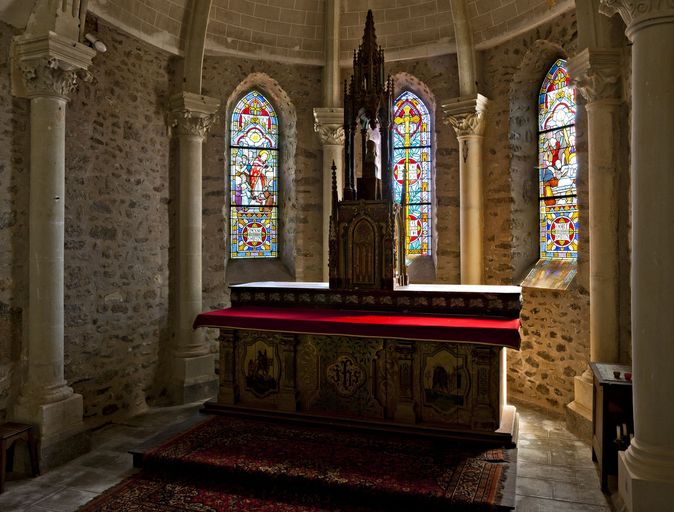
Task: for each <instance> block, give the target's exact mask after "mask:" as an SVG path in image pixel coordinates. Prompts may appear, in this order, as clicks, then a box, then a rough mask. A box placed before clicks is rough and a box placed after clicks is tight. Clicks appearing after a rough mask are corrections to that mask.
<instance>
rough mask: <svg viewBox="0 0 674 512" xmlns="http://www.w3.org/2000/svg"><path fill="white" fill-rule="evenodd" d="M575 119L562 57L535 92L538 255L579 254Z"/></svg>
mask: <svg viewBox="0 0 674 512" xmlns="http://www.w3.org/2000/svg"><path fill="white" fill-rule="evenodd" d="M575 122H576V89H575V87H573V85H572V84H571V82H570V80H569V75H568V73H567V70H566V61H565V60H563V59H559V60H557V62H555V63H554V64H553V65H552V67H551V68H550V70H549V71H548V73H547V75H546V76H545V80H543V84H542V85H541V90H540V93H539V96H538V182H539V198H540V202H539V207H540V247H541V251H540V258H541V259H556V260H570V259H575V258H576V257H577V255H578V204H577V199H576V172H577V169H578V166H577V163H576V127H575Z"/></svg>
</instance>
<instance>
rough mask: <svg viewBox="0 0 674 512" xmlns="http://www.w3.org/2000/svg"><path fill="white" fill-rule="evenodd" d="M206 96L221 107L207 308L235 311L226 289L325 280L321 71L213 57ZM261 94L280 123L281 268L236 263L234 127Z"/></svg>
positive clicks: (211, 182)
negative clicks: (242, 109)
mask: <svg viewBox="0 0 674 512" xmlns="http://www.w3.org/2000/svg"><path fill="white" fill-rule="evenodd" d="M203 76H204V82H203V93H204V94H205V95H207V96H210V97H214V98H218V99H219V100H220V101H221V109H220V113H221V116H220V119H219V122H218V123H217V125H216V126H215V127H214V128H212V129H211V131H210V132H209V135H208V138H207V141H206V143H205V149H204V307H205V308H213V307H222V305H224V304H227V303H228V300H229V298H228V290H227V286H226V283H227V284H229V283H237V282H239V283H240V282H246V281H259V280H295V279H297V280H300V281H312V280H313V281H320V280H321V279H322V269H321V265H322V233H321V226H322V220H321V219H322V211H323V209H322V208H323V206H322V174H323V170H322V169H321V165H322V157H321V147H320V141H319V139H318V136H317V135H316V134H315V133H314V129H313V125H314V120H313V108H314V107H318V106H320V105H321V94H322V90H321V76H322V69H321V68H320V67H316V66H300V65H290V64H278V63H274V62H262V61H249V60H245V59H236V58H232V57H207V58H206V59H205V61H204V72H203ZM251 88H258V89H259V90H260V91H261V92H262V93H263V94H265V95H266V96H267V98H268V99H269V100H270V101H271V102H272V104H273V106H274V108H275V109H276V111H277V114H278V116H279V130H280V143H279V177H280V182H279V191H280V205H279V214H280V219H281V226H280V239H279V253H280V257H279V259H278V260H267V261H265V260H255V261H252V260H230V259H229V257H228V254H229V232H230V229H229V225H228V219H229V211H228V208H229V201H228V196H227V193H228V192H229V180H228V176H229V155H228V152H229V151H228V142H227V141H228V136H229V129H228V122H229V119H230V116H231V112H232V109H233V107H234V105H235V104H236V102H237V101H238V100H239V99H240V97H241V96H242V95H243V94H244V93H245V92H246V91H248V90H250V89H251Z"/></svg>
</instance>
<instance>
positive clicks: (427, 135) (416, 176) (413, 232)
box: [393, 91, 431, 260]
mask: <svg viewBox="0 0 674 512" xmlns="http://www.w3.org/2000/svg"><path fill="white" fill-rule="evenodd" d="M393 121H394V122H393V162H394V167H393V193H394V197H395V200H396V202H398V203H401V204H402V205H403V207H404V216H405V219H406V222H405V238H406V240H407V259H408V260H410V259H413V258H414V257H416V256H419V255H422V254H430V253H431V116H430V115H429V113H428V109H427V108H426V105H424V103H423V102H422V101H421V100H420V99H419V97H418V96H416V95H415V94H414V93H412V92H410V91H405V92H403V93H402V94H401V95H400V96H398V99H397V100H396V102H395V105H394V107H393Z"/></svg>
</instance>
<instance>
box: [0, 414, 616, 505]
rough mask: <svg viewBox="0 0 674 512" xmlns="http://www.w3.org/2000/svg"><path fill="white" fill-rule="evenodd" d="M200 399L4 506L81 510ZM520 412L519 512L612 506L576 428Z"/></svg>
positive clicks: (21, 485)
mask: <svg viewBox="0 0 674 512" xmlns="http://www.w3.org/2000/svg"><path fill="white" fill-rule="evenodd" d="M199 405H200V404H195V405H190V406H182V407H170V408H162V409H152V410H150V411H149V412H147V413H145V414H143V415H140V416H137V417H135V418H131V419H129V420H126V421H124V422H123V423H114V424H111V425H108V426H106V427H103V428H101V429H99V430H98V431H96V432H95V433H94V437H93V446H94V447H95V449H94V450H93V451H92V452H90V453H88V454H87V455H84V456H82V457H80V458H78V459H75V460H74V461H71V462H69V463H68V464H65V465H63V466H61V467H59V468H57V469H54V470H52V471H50V472H48V473H46V474H44V475H42V476H40V477H38V478H34V479H21V480H13V481H9V482H7V484H6V490H5V492H4V493H3V494H1V495H0V510H1V511H2V512H28V511H30V512H49V511H51V512H56V511H58V512H68V511H74V510H77V508H78V507H79V506H81V505H82V504H84V503H86V502H87V501H89V500H90V499H91V498H93V497H94V496H96V495H98V494H99V493H101V492H103V491H104V490H105V489H107V488H108V487H110V486H112V485H114V484H116V483H117V482H119V481H120V480H122V479H123V478H124V477H126V476H128V475H130V474H132V473H133V472H134V471H135V470H134V469H133V468H132V465H131V456H130V455H129V454H128V453H127V451H128V450H129V449H131V448H133V447H135V446H136V445H138V444H140V443H141V442H143V441H145V440H147V439H148V438H149V437H152V436H153V435H155V434H156V433H157V432H160V431H162V430H164V429H166V428H167V427H169V426H170V425H172V424H175V423H177V422H181V421H184V420H185V419H187V418H189V417H190V416H192V415H194V414H195V413H196V411H197V409H198V407H199ZM518 411H519V413H520V437H519V443H518V448H519V449H518V467H517V470H518V481H517V495H518V496H517V512H548V511H550V512H609V511H610V510H611V509H610V507H609V502H608V500H607V498H606V497H605V496H604V495H603V494H602V493H601V491H600V490H599V478H598V475H597V472H596V470H595V468H594V465H593V463H592V460H591V456H590V447H589V446H588V445H587V444H585V443H583V442H581V441H579V440H578V439H577V438H576V437H574V436H573V435H572V434H570V433H569V432H568V431H567V430H566V429H565V428H564V423H563V422H561V421H559V420H553V419H550V418H548V417H546V416H544V415H542V414H540V413H538V412H535V411H533V410H529V409H526V408H524V407H518ZM120 512H121V511H120ZM242 512H243V511H242Z"/></svg>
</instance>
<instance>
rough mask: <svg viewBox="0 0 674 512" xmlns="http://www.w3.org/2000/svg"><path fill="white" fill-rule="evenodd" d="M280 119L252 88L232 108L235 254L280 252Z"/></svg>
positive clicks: (248, 255) (251, 255)
mask: <svg viewBox="0 0 674 512" xmlns="http://www.w3.org/2000/svg"><path fill="white" fill-rule="evenodd" d="M278 135H279V131H278V117H277V116H276V112H275V111H274V107H272V105H271V103H269V101H268V100H267V98H265V97H264V96H263V95H262V94H260V93H259V92H258V91H250V92H249V93H248V94H246V95H245V96H244V97H243V98H241V100H240V101H239V102H238V103H237V104H236V107H234V112H233V113H232V124H231V139H230V142H231V145H230V148H231V149H230V159H229V164H230V173H229V175H230V184H231V186H230V190H231V198H230V200H231V210H230V222H231V255H232V258H275V257H276V256H277V255H278Z"/></svg>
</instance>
